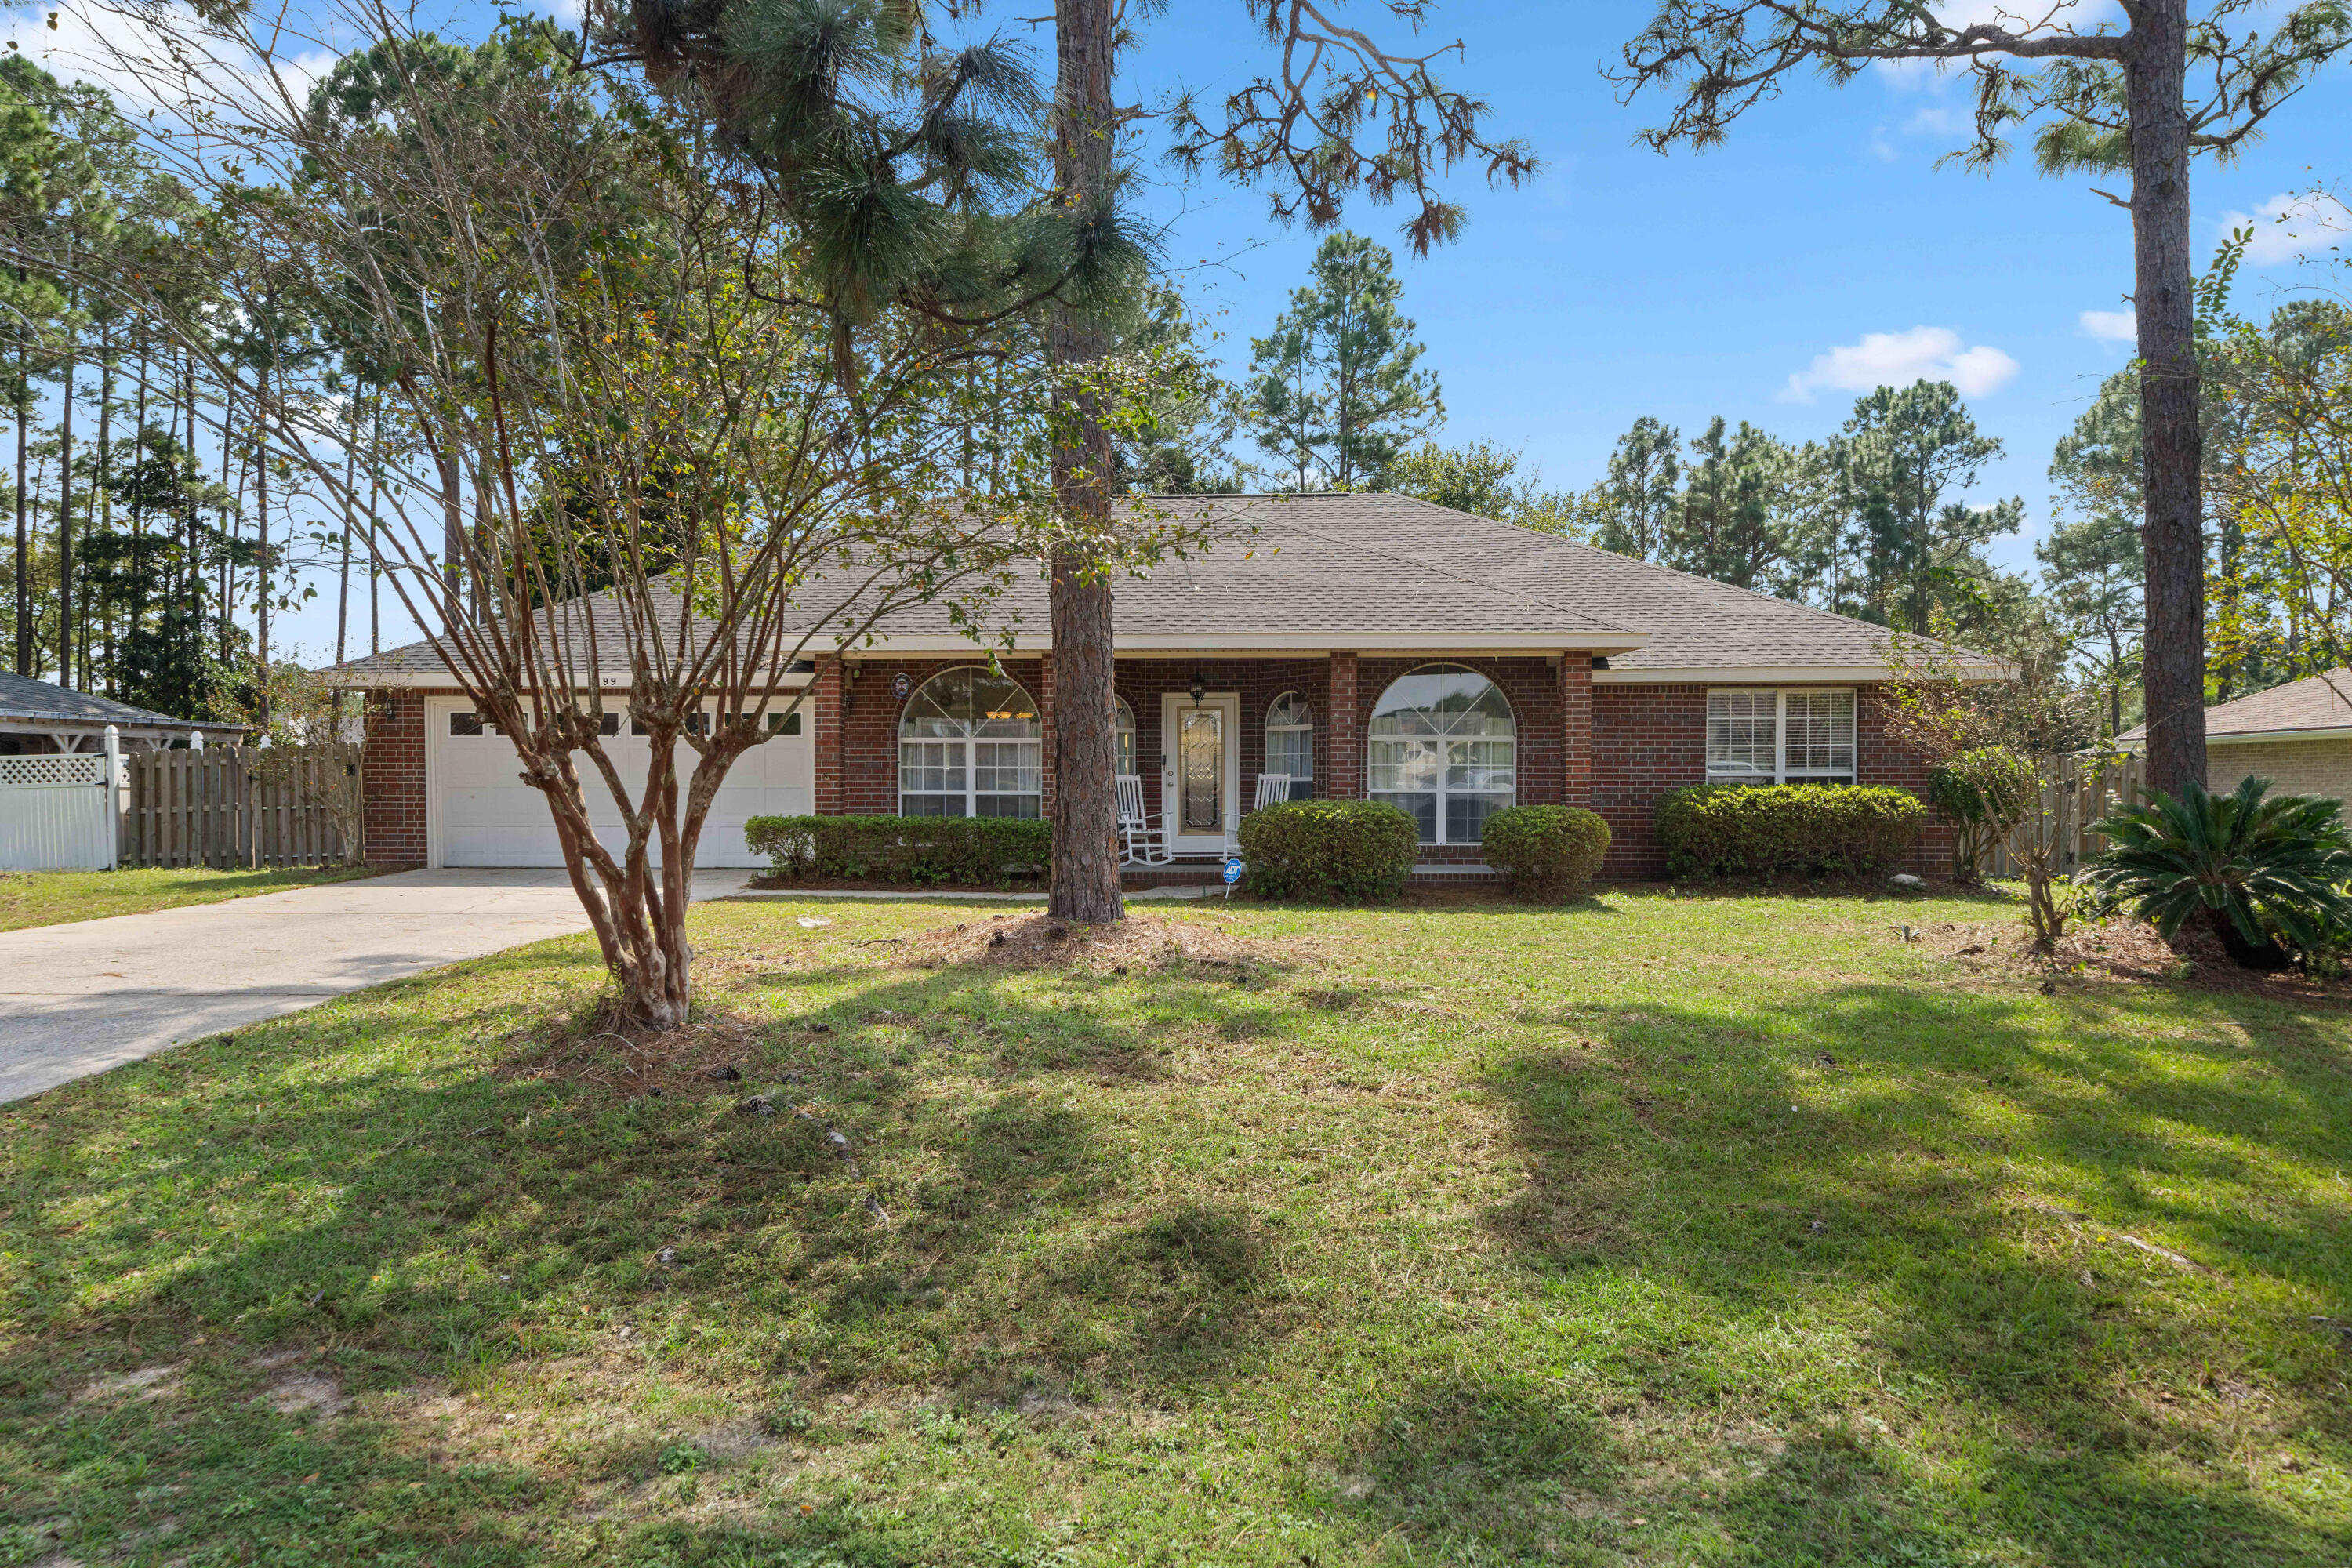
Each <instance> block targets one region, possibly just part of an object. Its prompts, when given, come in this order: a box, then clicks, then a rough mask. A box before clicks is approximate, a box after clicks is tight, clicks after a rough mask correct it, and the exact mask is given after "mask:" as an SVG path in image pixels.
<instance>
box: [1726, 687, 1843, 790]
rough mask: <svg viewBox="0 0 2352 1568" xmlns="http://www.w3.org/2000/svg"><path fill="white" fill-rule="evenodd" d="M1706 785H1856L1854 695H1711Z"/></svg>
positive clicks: (1746, 691)
mask: <svg viewBox="0 0 2352 1568" xmlns="http://www.w3.org/2000/svg"><path fill="white" fill-rule="evenodd" d="M1706 780H1707V783H1709V784H1852V783H1853V780H1854V695H1853V692H1852V691H1850V690H1844V691H1836V690H1832V691H1823V690H1817V689H1803V690H1780V689H1777V688H1769V687H1760V688H1757V687H1751V688H1738V687H1734V688H1724V689H1717V690H1714V691H1710V692H1708V693H1707V694H1706Z"/></svg>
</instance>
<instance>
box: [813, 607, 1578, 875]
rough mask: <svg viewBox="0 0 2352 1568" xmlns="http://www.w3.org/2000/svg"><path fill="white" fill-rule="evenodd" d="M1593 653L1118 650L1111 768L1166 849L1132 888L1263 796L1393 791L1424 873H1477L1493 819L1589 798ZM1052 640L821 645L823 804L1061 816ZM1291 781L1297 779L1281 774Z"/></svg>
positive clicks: (1205, 852) (1235, 827) (1210, 860)
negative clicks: (915, 652)
mask: <svg viewBox="0 0 2352 1568" xmlns="http://www.w3.org/2000/svg"><path fill="white" fill-rule="evenodd" d="M1591 663H1592V660H1591V656H1590V655H1589V654H1584V653H1580V652H1575V651H1568V652H1564V653H1559V654H1549V655H1546V654H1542V653H1529V654H1513V655H1504V656H1496V655H1493V654H1489V653H1460V654H1454V653H1448V652H1444V651H1443V650H1432V651H1430V652H1427V653H1422V654H1403V653H1392V652H1386V651H1383V652H1381V653H1377V654H1366V653H1360V652H1355V651H1349V650H1339V651H1331V652H1318V653H1315V654H1295V653H1265V654H1238V653H1234V652H1228V651H1223V650H1219V651H1215V652H1202V653H1184V652H1181V651H1179V652H1167V653H1150V654H1122V655H1121V656H1120V657H1119V658H1118V661H1117V665H1116V676H1115V682H1114V689H1115V691H1116V694H1117V698H1118V773H1119V774H1121V775H1123V776H1125V777H1127V778H1129V779H1130V780H1131V781H1133V782H1132V784H1131V786H1130V788H1131V789H1132V790H1133V791H1134V792H1135V793H1138V794H1139V795H1140V797H1141V802H1142V811H1143V814H1144V816H1146V817H1147V818H1149V819H1150V820H1151V821H1152V822H1153V823H1154V824H1155V825H1157V826H1160V828H1162V829H1163V830H1164V832H1165V834H1166V840H1167V847H1168V849H1169V851H1171V856H1172V858H1171V859H1170V860H1169V861H1168V862H1167V863H1164V864H1148V865H1147V864H1134V865H1130V866H1129V867H1128V868H1127V876H1128V879H1129V885H1130V886H1133V887H1138V888H1143V887H1152V886H1167V885H1171V884H1181V883H1185V882H1190V881H1196V880H1198V881H1207V880H1213V879H1217V878H1218V877H1219V875H1220V868H1221V865H1222V862H1223V860H1224V859H1225V858H1226V857H1227V856H1229V855H1230V854H1232V853H1233V852H1234V849H1235V847H1236V846H1237V844H1238V836H1239V832H1240V827H1241V819H1242V817H1243V816H1244V815H1246V814H1247V813H1248V812H1249V811H1250V810H1252V809H1254V808H1255V805H1257V804H1258V803H1259V800H1260V798H1261V795H1264V796H1265V797H1266V798H1285V799H1365V798H1371V799H1381V800H1388V801H1390V802H1391V803H1392V804H1395V805H1400V806H1402V808H1404V809H1405V810H1407V811H1408V812H1411V813H1412V815H1413V816H1415V818H1416V819H1417V820H1418V821H1419V822H1420V823H1421V825H1422V838H1423V847H1422V861H1423V865H1422V868H1421V870H1420V872H1419V873H1418V875H1419V876H1423V877H1426V878H1431V879H1435V878H1444V877H1452V876H1462V875H1470V876H1476V875H1483V874H1485V865H1484V862H1483V860H1482V858H1481V857H1480V853H1479V847H1478V837H1479V833H1480V830H1481V827H1482V826H1483V823H1484V821H1485V819H1486V816H1489V815H1491V814H1492V813H1493V812H1494V811H1496V810H1499V809H1501V808H1503V807H1505V806H1508V805H1523V804H1538V803H1566V804H1576V805H1581V804H1585V803H1586V802H1587V800H1588V798H1589V796H1590V794H1591V749H1592V748H1591V732H1592V680H1591ZM809 701H810V705H811V708H812V710H813V712H812V715H811V717H812V720H813V722H812V725H811V728H812V730H813V731H814V739H815V753H816V754H815V757H814V797H815V798H814V806H815V809H816V810H817V812H818V813H820V814H827V815H830V814H851V815H874V816H902V815H942V816H1031V815H1035V816H1045V817H1047V818H1050V817H1051V815H1052V812H1053V803H1054V797H1055V788H1056V783H1057V781H1056V778H1055V758H1056V756H1057V754H1058V751H1059V748H1058V745H1057V728H1056V723H1055V679H1054V666H1053V660H1052V658H1051V656H1050V655H1038V654H1033V655H1029V656H1027V657H1025V658H1024V657H1010V658H1003V659H1002V661H1001V662H1000V663H999V665H998V666H997V668H996V669H995V670H994V671H990V670H989V669H988V668H986V667H985V666H984V665H983V664H982V663H980V662H979V661H977V660H975V659H974V658H971V656H970V655H963V656H961V657H958V656H954V655H950V654H947V653H944V652H943V653H942V655H941V656H940V657H939V658H931V659H912V658H830V657H829V658H820V659H819V660H818V661H817V668H816V671H815V674H814V680H813V685H812V689H811V691H810V694H809ZM1284 781H1287V782H1284Z"/></svg>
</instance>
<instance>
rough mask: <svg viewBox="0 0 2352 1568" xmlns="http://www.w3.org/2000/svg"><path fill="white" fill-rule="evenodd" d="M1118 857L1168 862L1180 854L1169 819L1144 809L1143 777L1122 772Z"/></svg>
mask: <svg viewBox="0 0 2352 1568" xmlns="http://www.w3.org/2000/svg"><path fill="white" fill-rule="evenodd" d="M1118 858H1119V859H1120V860H1121V861H1123V862H1125V863H1126V864H1128V865H1141V866H1165V865H1166V864H1168V862H1169V861H1171V860H1173V859H1174V858H1176V851H1175V850H1174V849H1173V848H1172V847H1170V845H1169V843H1168V827H1167V819H1166V818H1165V817H1164V816H1152V815H1150V814H1149V813H1147V812H1146V811H1145V810H1144V809H1143V778H1142V775H1141V774H1139V773H1121V774H1119V775H1118Z"/></svg>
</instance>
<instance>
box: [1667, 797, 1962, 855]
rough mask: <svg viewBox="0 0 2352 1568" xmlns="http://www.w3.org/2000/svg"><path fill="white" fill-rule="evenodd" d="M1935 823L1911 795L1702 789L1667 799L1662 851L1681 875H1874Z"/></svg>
mask: <svg viewBox="0 0 2352 1568" xmlns="http://www.w3.org/2000/svg"><path fill="white" fill-rule="evenodd" d="M1657 821H1658V845H1659V847H1661V848H1663V849H1664V851H1665V852H1666V871H1667V874H1668V875H1670V876H1675V877H1769V876H1777V875H1780V874H1783V873H1787V872H1792V871H1793V872H1796V873H1799V874H1800V875H1805V876H1849V877H1859V876H1868V875H1870V874H1872V873H1874V872H1878V871H1884V870H1885V869H1886V868H1888V867H1889V866H1892V865H1893V864H1895V862H1896V861H1897V860H1899V859H1901V858H1902V857H1903V854H1904V851H1906V850H1907V849H1909V848H1910V847H1911V841H1912V840H1913V839H1914V838H1916V837H1918V835H1919V829H1920V826H1922V825H1923V824H1924V823H1925V822H1926V821H1927V807H1926V806H1924V805H1920V804H1919V800H1918V797H1917V796H1916V795H1912V794H1911V793H1910V792H1909V791H1907V790H1899V789H1886V788H1881V787H1877V786H1874V785H1867V784H1694V785H1692V786H1690V787H1688V788H1685V789H1677V790H1669V791H1667V792H1666V793H1665V794H1664V795H1661V796H1660V797H1659V798H1658V817H1657Z"/></svg>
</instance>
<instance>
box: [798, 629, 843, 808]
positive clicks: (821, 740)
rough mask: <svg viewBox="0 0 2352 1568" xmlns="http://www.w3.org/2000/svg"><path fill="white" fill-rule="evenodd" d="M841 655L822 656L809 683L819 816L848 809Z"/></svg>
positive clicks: (815, 785)
mask: <svg viewBox="0 0 2352 1568" xmlns="http://www.w3.org/2000/svg"><path fill="white" fill-rule="evenodd" d="M843 679H844V676H843V669H842V663H841V659H840V657H839V656H838V655H835V654H824V655H820V656H819V657H818V658H817V660H816V679H814V680H813V681H811V682H810V683H809V699H808V700H809V707H810V708H811V709H812V710H814V711H812V712H811V713H810V715H809V721H810V723H811V725H812V726H813V728H812V732H811V742H812V746H813V749H814V752H815V755H814V757H813V758H812V759H811V762H812V764H813V766H812V772H813V773H814V781H813V783H814V787H813V788H812V790H811V791H810V794H811V795H812V796H813V797H814V799H813V801H812V804H813V805H814V806H815V808H816V812H817V815H819V816H840V815H841V814H842V813H843V812H844V811H845V810H846V809H847V807H846V806H845V805H843V804H842V802H843V800H844V798H845V796H844V794H843V789H844V784H843V774H842V762H843V752H842V740H843V732H842V724H841V718H842V700H843V699H842V683H843Z"/></svg>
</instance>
